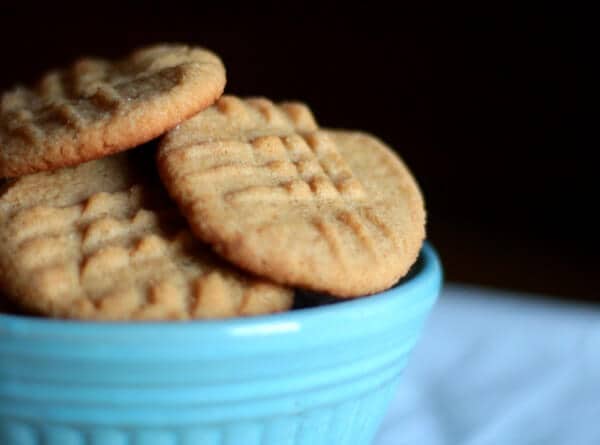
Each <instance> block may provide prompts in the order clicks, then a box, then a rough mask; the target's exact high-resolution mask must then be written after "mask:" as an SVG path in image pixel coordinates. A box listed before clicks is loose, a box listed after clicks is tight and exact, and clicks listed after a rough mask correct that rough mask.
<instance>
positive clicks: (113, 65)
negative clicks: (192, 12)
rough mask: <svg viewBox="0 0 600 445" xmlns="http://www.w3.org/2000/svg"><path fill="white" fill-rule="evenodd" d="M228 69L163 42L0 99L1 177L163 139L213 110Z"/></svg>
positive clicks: (206, 55) (85, 64) (80, 65)
mask: <svg viewBox="0 0 600 445" xmlns="http://www.w3.org/2000/svg"><path fill="white" fill-rule="evenodd" d="M224 86H225V69H224V67H223V64H222V63H221V61H220V59H219V58H218V57H217V56H216V55H215V54H213V53H211V52H209V51H207V50H205V49H202V48H194V47H188V46H184V45H158V46H152V47H148V48H144V49H141V50H138V51H135V52H133V53H132V54H131V55H129V56H128V57H127V58H125V59H122V60H118V61H110V60H103V59H93V58H84V59H80V60H78V61H77V62H75V63H74V64H73V65H72V66H71V67H69V68H68V69H65V70H59V71H52V72H49V73H48V74H46V75H45V76H44V77H43V78H42V79H41V80H40V81H39V83H38V84H37V85H36V86H35V87H33V88H25V87H17V88H15V89H13V90H12V91H9V92H7V93H4V94H3V95H2V99H1V101H0V177H14V176H21V175H24V174H28V173H33V172H38V171H44V170H53V169H56V168H59V167H65V166H72V165H77V164H79V163H82V162H85V161H89V160H93V159H97V158H100V157H103V156H107V155H109V154H111V153H116V152H119V151H122V150H125V149H127V148H131V147H135V146H136V145H139V144H142V143H144V142H146V141H149V140H150V139H153V138H155V137H157V136H159V135H161V134H163V133H164V132H165V131H167V130H168V129H170V128H172V127H174V126H175V125H177V124H178V123H179V122H181V121H182V120H184V119H186V118H188V117H189V116H191V115H193V114H195V113H197V112H198V111H200V110H202V109H204V108H206V107H208V106H209V105H211V104H212V103H213V102H214V101H215V100H216V99H217V98H218V97H219V96H220V95H221V93H222V92H223V88H224Z"/></svg>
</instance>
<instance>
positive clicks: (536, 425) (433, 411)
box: [374, 285, 600, 445]
mask: <svg viewBox="0 0 600 445" xmlns="http://www.w3.org/2000/svg"><path fill="white" fill-rule="evenodd" d="M404 444H411V445H412V444H416V445H488V444H490V445H491V444H494V445H495V444H507V445H515V444H544V445H563V444H568V445H588V444H590V445H598V444H600V307H598V306H594V305H579V304H567V303H561V302H553V301H551V300H547V299H543V298H541V297H539V296H538V297H536V296H531V295H517V294H511V293H507V292H501V291H495V290H490V289H482V288H475V287H467V286H458V285H448V286H446V288H445V289H444V291H443V292H442V295H441V297H440V300H439V301H438V303H437V305H436V307H435V308H434V310H433V312H432V313H431V316H430V317H429V319H428V321H427V325H426V328H425V330H424V332H423V336H422V337H421V339H420V340H419V343H418V344H417V347H416V348H415V350H414V352H413V354H412V356H411V358H410V361H409V365H408V367H407V369H406V371H405V373H404V376H403V379H402V383H401V386H400V390H399V391H398V394H397V395H396V398H395V400H394V401H393V403H392V406H391V407H390V410H389V412H388V414H387V416H386V419H385V420H384V423H383V425H382V427H381V429H380V431H379V434H378V435H377V438H376V440H375V442H374V445H404Z"/></svg>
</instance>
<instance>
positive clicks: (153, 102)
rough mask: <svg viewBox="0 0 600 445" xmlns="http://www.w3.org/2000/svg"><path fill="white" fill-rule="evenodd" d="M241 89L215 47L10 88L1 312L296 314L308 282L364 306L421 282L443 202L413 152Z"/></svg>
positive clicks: (81, 64) (163, 49)
mask: <svg viewBox="0 0 600 445" xmlns="http://www.w3.org/2000/svg"><path fill="white" fill-rule="evenodd" d="M224 86H225V69H224V67H223V64H222V62H221V61H220V59H219V58H218V57H217V56H216V55H215V54H213V53H211V52H210V51H207V50H205V49H202V48H197V47H189V46H184V45H158V46H153V47H149V48H144V49H141V50H138V51H135V52H134V53H132V54H131V55H130V56H128V57H127V58H125V59H122V60H118V61H108V60H101V59H89V58H87V59H82V60H79V61H77V62H76V63H74V64H73V65H72V66H71V67H69V68H68V69H65V70H62V71H53V72H50V73H48V74H46V75H45V76H44V77H43V78H42V79H41V80H40V81H39V83H38V84H37V85H36V86H35V87H32V88H25V87H18V88H15V89H13V90H12V91H9V92H7V93H5V94H4V95H3V96H2V102H1V105H0V177H2V178H6V179H5V180H4V183H3V185H2V187H1V189H0V292H1V293H2V296H0V305H2V304H10V305H11V306H12V305H14V306H15V307H17V308H19V310H22V311H25V312H28V313H33V314H38V315H41V316H49V317H60V318H76V319H86V320H175V319H178V320H181V319H196V318H225V317H235V316H246V315H255V314H266V313H272V312H278V311H284V310H288V309H290V308H291V307H292V305H293V302H294V291H293V289H295V288H301V289H307V290H311V291H315V292H318V293H325V294H328V295H331V296H334V297H340V298H353V297H359V296H364V295H369V294H373V293H376V292H379V291H382V290H384V289H387V288H389V287H391V286H392V285H394V283H395V282H397V281H398V280H399V279H400V278H401V277H402V276H404V275H405V274H406V273H407V271H408V270H409V268H410V266H411V265H412V264H413V263H414V261H415V260H416V258H417V255H418V252H419V250H420V247H421V244H422V242H423V239H424V236H425V229H424V227H425V211H424V206H423V200H422V197H421V194H420V192H419V189H418V187H417V185H416V183H415V181H414V179H413V177H412V176H411V174H410V172H409V171H408V170H407V168H406V167H405V166H404V164H403V163H402V161H401V160H400V159H398V157H397V156H396V155H395V154H394V153H393V152H392V151H391V150H390V149H389V148H388V147H386V146H385V145H384V144H383V143H382V142H381V141H379V140H378V139H376V138H375V137H373V136H370V135H368V134H365V133H360V132H355V131H340V130H329V129H325V128H322V127H320V126H319V125H318V124H317V123H316V122H315V119H314V116H313V115H312V113H311V111H310V109H309V108H308V107H307V106H306V105H304V104H302V103H296V102H286V103H279V104H274V103H273V102H271V101H269V100H267V99H264V98H250V99H241V98H237V97H234V96H221V94H222V93H223V89H224ZM159 136H160V137H161V138H160V139H159V140H158V143H156V142H155V139H156V138H158V137H159ZM3 299H4V300H5V301H4V302H3V301H2V300H3Z"/></svg>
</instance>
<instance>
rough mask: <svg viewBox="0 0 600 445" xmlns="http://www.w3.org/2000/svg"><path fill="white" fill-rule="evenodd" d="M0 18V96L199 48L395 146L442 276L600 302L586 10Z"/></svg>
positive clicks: (14, 9)
mask: <svg viewBox="0 0 600 445" xmlns="http://www.w3.org/2000/svg"><path fill="white" fill-rule="evenodd" d="M479 8H481V7H479ZM33 11H35V13H34V12H33ZM0 12H1V13H2V17H1V23H0V45H1V49H2V69H1V70H0V88H1V89H6V88H9V87H10V86H11V85H13V84H15V83H16V82H23V81H25V82H30V81H33V80H35V78H36V77H37V76H38V75H39V74H40V73H41V72H42V71H43V70H45V69H47V68H49V67H55V66H60V65H62V64H65V63H67V62H69V61H71V60H73V59H74V58H76V57H77V56H79V55H81V54H95V55H100V56H113V55H122V54H124V53H125V52H127V51H128V50H130V49H132V48H135V47H136V46H139V45H143V44H147V43H153V42H158V41H181V42H188V43H196V44H202V45H205V46H207V47H209V48H211V49H213V50H214V51H216V52H217V53H219V54H220V55H221V56H222V58H223V60H224V62H225V64H226V66H227V69H228V85H227V91H228V92H230V93H235V94H240V95H265V96H268V97H270V98H272V99H275V100H278V99H301V100H304V101H306V102H308V103H309V104H310V105H311V106H312V108H313V109H314V110H315V113H316V115H317V118H318V120H319V121H320V122H321V123H322V124H323V125H326V126H330V127H346V128H358V129H363V130H367V131H370V132H373V133H375V134H377V135H378V136H380V137H381V138H382V139H383V140H385V141H386V142H388V143H389V144H391V145H392V146H393V147H394V148H395V149H397V150H398V152H399V153H400V154H401V155H402V156H403V158H404V159H405V161H406V162H407V163H408V164H409V166H410V167H411V168H412V170H413V171H414V173H415V175H416V177H417V178H418V180H419V182H420V184H421V186H422V189H423V191H424V193H425V196H426V200H427V207H428V213H429V223H428V224H429V225H428V232H429V238H430V239H431V240H432V242H433V243H434V244H435V245H436V246H437V247H438V249H439V251H440V252H441V255H442V259H443V262H444V265H445V269H446V275H447V278H448V279H450V280H457V281H465V282H471V283H480V284H486V285H493V286H501V287H507V288H513V289H523V290H530V291H540V292H546V293H550V294H554V295H560V296H563V297H566V298H574V299H595V298H600V295H599V293H598V291H599V290H600V273H598V272H597V266H598V265H599V262H598V260H597V254H596V249H597V248H598V247H600V245H599V243H598V236H597V235H596V221H597V220H596V219H595V212H594V207H595V206H596V205H597V203H598V198H597V197H596V192H597V191H598V186H597V185H596V178H595V173H596V168H595V165H594V163H593V162H592V157H591V156H590V154H591V152H592V150H593V149H594V148H595V147H594V144H593V143H592V142H591V140H590V139H588V138H585V137H584V134H585V133H586V132H585V129H586V128H587V126H588V125H590V124H591V119H590V118H589V117H586V115H585V113H584V111H583V107H582V104H581V100H582V98H583V97H585V96H586V94H587V90H586V89H585V88H584V83H583V82H584V77H586V76H587V74H586V73H587V69H586V64H587V62H586V59H588V58H593V54H596V52H595V51H592V49H593V48H592V45H591V44H590V43H589V42H591V39H590V36H587V35H586V33H587V32H588V29H590V28H589V27H586V26H584V24H583V23H582V21H581V19H582V18H585V17H584V16H585V14H584V13H581V14H580V15H579V16H577V15H574V14H570V12H568V11H564V10H532V11H517V10H514V9H512V8H505V9H495V8H493V7H491V6H490V7H488V8H487V9H486V10H481V9H479V10H473V9H470V8H462V9H461V8H458V7H456V5H453V6H452V9H451V10H450V9H449V8H446V9H445V10H440V9H432V10H431V11H419V12H418V13H416V14H415V11H403V10H392V9H388V10H382V9H380V8H379V7H378V6H376V5H375V4H367V5H366V6H364V7H362V8H360V9H349V8H348V7H341V6H335V5H327V6H323V5H321V6H318V7H315V6H311V7H308V6H301V5H300V4H297V3H294V4H293V5H292V6H287V7H284V8H278V9H275V8H273V7H265V6H256V5H252V7H248V6H246V7H243V8H240V9H233V8H220V7H215V6H209V5H202V4H200V3H197V4H195V6H194V7H193V8H187V7H184V6H181V5H180V4H177V3H174V2H155V3H153V2H136V3H133V4H132V3H126V2H124V3H121V4H118V3H115V2H109V3H102V5H95V4H93V3H92V2H81V3H79V4H78V6H76V7H74V6H71V7H69V8H65V9H64V10H60V11H57V9H56V5H54V4H53V5H49V6H46V7H42V8H41V9H40V6H33V5H24V4H20V5H18V6H10V7H7V6H0ZM586 42H588V43H586ZM586 45H587V46H588V48H586ZM596 148H597V147H596Z"/></svg>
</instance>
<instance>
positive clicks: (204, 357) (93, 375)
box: [0, 244, 442, 445]
mask: <svg viewBox="0 0 600 445" xmlns="http://www.w3.org/2000/svg"><path fill="white" fill-rule="evenodd" d="M441 276H442V274H441V268H440V264H439V261H438V258H437V256H436V254H435V252H434V251H433V249H432V248H431V247H430V246H429V245H427V244H426V245H425V246H424V248H423V251H422V253H421V258H420V260H419V263H418V266H417V269H416V272H415V273H414V274H413V275H412V276H411V277H410V278H409V279H407V280H404V281H403V282H402V283H401V284H400V285H398V286H396V287H394V288H392V289H390V290H388V291H386V292H382V293H380V294H378V295H375V296H372V297H369V298H363V299H357V300H352V301H346V302H343V303H338V304H333V305H329V306H321V307H317V308H309V309H301V310H295V311H291V312H287V313H283V314H277V315H269V316H262V317H253V318H246V319H233V320H226V321H202V322H181V323H89V322H77V321H62V320H49V319H41V318H29V317H22V316H11V315H0V444H1V445H84V444H85V445H259V444H261V445H367V444H369V443H370V442H371V441H372V439H373V436H374V434H375V432H376V430H377V428H378V426H379V424H380V422H381V420H382V418H383V415H384V413H385V410H386V408H387V406H388V403H389V401H390V399H391V397H392V396H393V395H394V392H395V389H396V386H397V382H398V380H399V377H400V373H401V371H402V369H403V368H404V366H405V364H406V361H407V358H408V354H409V352H410V351H411V349H412V348H413V346H414V344H415V342H416V340H417V338H418V336H419V333H420V331H421V329H422V325H423V322H424V320H425V317H426V316H427V313H428V312H429V310H430V309H431V307H432V305H433V304H434V302H435V299H436V298H437V296H438V293H439V290H440V284H441Z"/></svg>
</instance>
